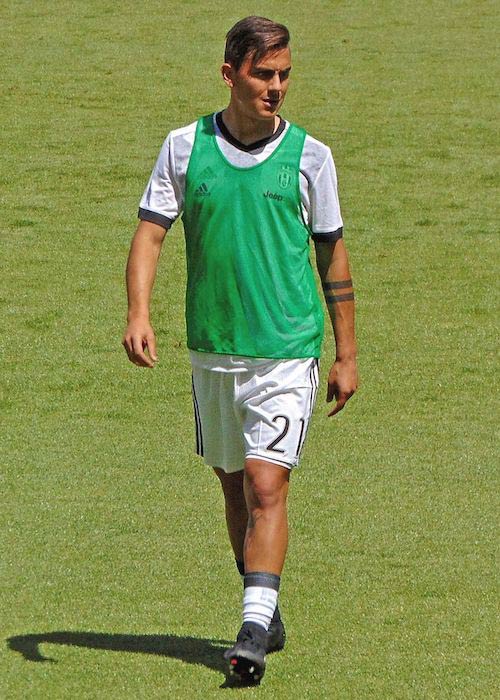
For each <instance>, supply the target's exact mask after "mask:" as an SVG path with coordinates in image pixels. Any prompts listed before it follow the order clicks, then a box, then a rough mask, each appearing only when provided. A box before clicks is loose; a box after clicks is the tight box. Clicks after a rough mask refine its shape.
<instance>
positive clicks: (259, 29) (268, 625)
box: [123, 17, 358, 682]
mask: <svg viewBox="0 0 500 700" xmlns="http://www.w3.org/2000/svg"><path fill="white" fill-rule="evenodd" d="M291 67H292V65H291V53H290V48H289V32H288V30H287V28H286V27H285V26H283V25H281V24H277V23H275V22H272V21H271V20H268V19H265V18H262V17H247V18H245V19H243V20H241V21H239V22H238V23H237V24H236V25H235V26H234V27H233V28H232V29H231V30H230V31H229V33H228V34H227V41H226V50H225V57H224V63H223V65H222V69H221V71H222V78H223V80H224V82H225V83H226V85H227V87H228V88H229V91H230V92H229V94H230V97H229V104H228V106H227V107H226V109H224V110H222V111H220V112H216V113H214V114H211V115H208V116H205V117H202V118H201V119H199V120H198V121H196V122H194V123H192V124H190V125H189V126H186V127H183V128H180V129H176V130H175V131H172V132H171V133H170V134H169V135H168V137H167V139H166V141H165V143H164V145H163V147H162V149H161V152H160V155H159V157H158V160H157V163H156V165H155V167H154V170H153V173H152V175H151V178H150V180H149V183H148V185H147V187H146V190H145V192H144V195H143V197H142V200H141V203H140V208H139V219H140V222H139V225H138V227H137V231H136V233H135V236H134V238H133V241H132V245H131V250H130V255H129V260H128V265H127V289H128V325H127V329H126V331H125V336H124V340H123V344H124V347H125V349H126V351H127V354H128V356H129V359H130V360H131V361H132V362H134V363H135V364H136V365H139V366H142V367H153V366H154V364H155V362H156V361H157V352H156V341H155V334H154V331H153V328H152V327H151V324H150V321H149V304H150V296H151V290H152V287H153V282H154V278H155V273H156V268H157V261H158V257H159V254H160V249H161V246H162V242H163V240H164V236H165V233H166V231H167V230H168V229H169V228H170V227H171V225H172V223H173V222H174V220H175V219H176V218H177V217H178V216H180V214H181V213H182V214H183V223H184V232H185V238H186V254H187V269H188V280H187V291H186V323H187V345H188V348H189V354H190V359H191V364H192V372H193V404H194V414H195V424H196V443H197V453H198V454H199V455H200V456H202V457H203V458H204V460H205V462H206V463H207V464H208V465H210V466H211V467H213V468H214V470H215V473H216V475H217V477H218V478H219V480H220V483H221V486H222V491H223V494H224V498H225V510H226V521H227V528H228V533H229V539H230V542H231V545H232V548H233V551H234V555H235V558H236V563H237V566H238V569H239V571H240V573H241V575H242V577H243V580H244V593H243V625H242V627H241V629H240V631H239V633H238V636H237V640H236V643H235V645H234V646H233V647H232V649H229V650H228V651H227V652H226V654H225V658H226V659H227V661H228V666H229V671H230V672H232V673H233V674H234V675H236V676H237V677H239V678H240V679H242V680H243V681H245V682H259V681H260V679H261V678H262V675H263V674H264V670H265V664H266V653H268V652H270V651H276V650H279V649H282V648H283V646H284V643H285V630H284V626H283V622H282V620H281V617H280V612H279V608H278V605H277V598H278V589H279V584H280V575H281V571H282V568H283V563H284V560H285V554H286V549H287V537H288V525H287V495H288V486H289V479H290V473H291V471H292V469H293V468H294V467H295V466H296V465H297V463H298V460H299V456H300V453H301V450H302V446H303V444H304V439H305V436H306V433H307V428H308V424H309V419H310V417H311V413H312V410H313V406H314V401H315V398H316V392H317V389H318V358H319V355H320V348H321V342H322V337H323V313H322V309H321V305H320V301H319V298H318V295H317V291H316V286H315V282H314V274H313V270H312V267H311V264H310V260H309V244H310V240H311V239H312V240H313V241H314V245H315V252H316V264H317V268H318V272H319V276H320V279H321V282H322V285H323V290H324V297H325V301H326V304H327V308H328V311H329V316H330V318H331V321H332V324H333V329H334V334H335V344H336V357H335V361H334V362H333V364H332V366H331V369H330V372H329V375H328V389H327V399H326V400H327V402H331V401H333V399H335V404H334V407H333V409H332V410H331V411H330V412H329V415H330V416H333V415H335V414H336V413H337V412H338V411H340V410H341V409H342V408H343V406H344V404H345V403H346V401H347V400H348V399H349V398H350V397H351V396H352V394H353V393H354V392H355V391H356V388H357V384H358V378H357V368H356V343H355V334H354V292H353V287H352V281H351V276H350V272H349V264H348V258H347V253H346V249H345V245H344V241H343V238H342V226H343V224H342V218H341V214H340V208H339V202H338V196H337V183H336V173H335V167H334V163H333V159H332V155H331V152H330V149H329V148H328V147H327V146H325V145H324V144H322V143H320V142H319V141H317V140H316V139H314V138H313V137H312V136H309V135H308V134H306V132H305V131H304V130H303V129H301V128H299V127H298V126H295V125H294V124H291V123H289V122H288V121H286V120H285V119H284V118H283V117H281V116H280V110H281V107H282V105H283V100H284V99H285V95H286V92H287V89H288V84H289V80H290V71H291ZM304 99H305V100H307V97H305V98H304Z"/></svg>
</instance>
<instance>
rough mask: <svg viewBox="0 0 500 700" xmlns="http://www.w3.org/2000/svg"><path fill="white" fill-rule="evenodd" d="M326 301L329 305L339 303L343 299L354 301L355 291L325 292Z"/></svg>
mask: <svg viewBox="0 0 500 700" xmlns="http://www.w3.org/2000/svg"><path fill="white" fill-rule="evenodd" d="M325 301H326V303H327V304H328V305H330V304H338V303H339V302H341V301H354V292H348V293H347V294H325Z"/></svg>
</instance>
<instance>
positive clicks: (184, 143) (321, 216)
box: [139, 114, 343, 373]
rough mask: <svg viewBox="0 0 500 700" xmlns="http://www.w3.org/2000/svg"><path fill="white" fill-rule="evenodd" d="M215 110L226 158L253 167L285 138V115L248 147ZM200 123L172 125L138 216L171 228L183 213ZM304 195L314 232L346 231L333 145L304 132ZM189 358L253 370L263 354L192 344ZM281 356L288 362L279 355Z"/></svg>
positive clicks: (317, 236) (330, 236) (334, 236)
mask: <svg viewBox="0 0 500 700" xmlns="http://www.w3.org/2000/svg"><path fill="white" fill-rule="evenodd" d="M216 117H217V115H215V114H214V129H215V137H216V139H217V143H218V145H219V147H220V149H221V151H222V152H223V154H224V156H225V157H226V159H227V160H228V161H229V162H230V163H232V164H233V165H235V166H237V167H240V168H250V167H252V166H253V165H256V164H257V163H261V162H262V161H264V160H265V159H266V158H268V157H269V156H270V155H271V154H272V153H273V151H274V150H275V149H276V148H277V147H278V146H279V144H280V143H281V141H282V139H283V137H284V135H285V133H286V131H287V129H288V128H289V126H290V124H289V122H287V121H285V120H282V122H281V124H280V127H279V128H278V130H277V132H276V133H275V134H274V135H273V136H272V137H270V138H269V139H265V140H263V141H261V142H259V143H258V144H256V147H255V148H251V149H248V147H244V146H243V145H242V144H238V142H235V140H234V139H231V140H228V137H229V139H230V135H228V134H227V135H224V133H223V132H222V131H221V129H220V128H219V125H218V123H217V122H218V120H217V118H216ZM196 124H197V122H193V123H192V124H189V125H188V126H184V127H182V128H180V129H175V130H174V131H171V132H170V133H169V134H168V136H167V138H166V139H165V142H164V143H163V146H162V149H161V151H160V155H159V156H158V160H157V161H156V164H155V167H154V169H153V172H152V174H151V177H150V179H149V182H148V185H147V187H146V189H145V191H144V194H143V196H142V199H141V202H140V205H139V218H140V219H143V220H145V221H152V222H153V223H156V224H159V225H160V226H163V227H164V228H167V229H168V228H170V226H171V225H172V224H173V222H174V221H175V220H176V219H177V218H178V217H179V216H180V215H181V214H182V210H183V208H184V194H185V188H186V173H187V169H188V165H189V159H190V157H191V152H192V150H193V145H194V139H195V133H196ZM300 195H301V204H302V216H303V217H304V220H305V222H306V224H307V225H308V227H309V229H310V230H311V234H312V238H313V239H314V240H316V241H333V240H338V239H339V238H341V237H342V227H343V222H342V216H341V213H340V205H339V198H338V193H337V174H336V171H335V164H334V162H333V157H332V153H331V151H330V149H329V148H328V146H325V144H323V143H321V141H318V140H317V139H315V138H313V137H312V136H309V134H307V135H306V139H305V141H304V148H303V150H302V156H301V159H300ZM189 354H190V358H191V362H192V364H193V365H196V366H198V367H204V368H206V369H211V370H213V371H215V372H230V373H239V372H246V371H252V369H254V368H255V366H258V364H259V363H261V362H262V359H258V358H252V357H248V358H247V357H240V356H236V355H215V354H213V353H201V352H195V351H193V350H190V352H189ZM280 362H286V360H281V361H280Z"/></svg>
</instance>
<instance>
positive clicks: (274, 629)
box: [266, 618, 286, 654]
mask: <svg viewBox="0 0 500 700" xmlns="http://www.w3.org/2000/svg"><path fill="white" fill-rule="evenodd" d="M285 641H286V632H285V626H284V624H283V620H281V618H279V619H278V620H273V621H272V622H271V624H270V625H269V629H268V630H267V637H266V653H267V654H271V653H272V652H273V651H281V650H282V649H283V647H284V646H285Z"/></svg>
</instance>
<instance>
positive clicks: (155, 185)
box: [138, 134, 184, 229]
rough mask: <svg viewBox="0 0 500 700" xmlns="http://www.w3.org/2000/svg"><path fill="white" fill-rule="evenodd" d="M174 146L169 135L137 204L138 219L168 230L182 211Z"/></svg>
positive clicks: (181, 194)
mask: <svg viewBox="0 0 500 700" xmlns="http://www.w3.org/2000/svg"><path fill="white" fill-rule="evenodd" d="M174 155H175V154H174V144H173V139H172V135H171V134H169V135H168V136H167V138H166V139H165V142H164V144H163V146H162V149H161V151H160V155H159V156H158V160H157V161H156V164H155V166H154V168H153V172H152V173H151V177H150V178H149V182H148V184H147V187H146V189H145V190H144V194H143V195H142V199H141V202H140V204H139V214H138V216H139V219H141V220H142V221H151V222H152V223H154V224H159V225H160V226H163V227H164V228H166V229H168V228H170V226H171V225H172V224H173V223H174V221H175V220H176V219H177V217H178V216H179V214H180V213H181V211H182V207H183V204H184V201H183V200H184V198H183V193H182V187H181V185H180V183H179V181H178V177H177V173H176V170H175V159H174Z"/></svg>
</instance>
